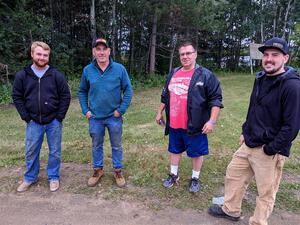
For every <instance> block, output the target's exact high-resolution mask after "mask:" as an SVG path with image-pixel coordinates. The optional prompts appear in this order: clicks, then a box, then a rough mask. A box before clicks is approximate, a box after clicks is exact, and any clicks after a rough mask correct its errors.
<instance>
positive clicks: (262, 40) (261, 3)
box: [260, 0, 265, 43]
mask: <svg viewBox="0 0 300 225" xmlns="http://www.w3.org/2000/svg"><path fill="white" fill-rule="evenodd" d="M260 10H261V13H260V14H261V16H260V19H261V21H260V41H261V43H263V42H264V41H265V35H264V16H263V14H264V1H263V0H260Z"/></svg>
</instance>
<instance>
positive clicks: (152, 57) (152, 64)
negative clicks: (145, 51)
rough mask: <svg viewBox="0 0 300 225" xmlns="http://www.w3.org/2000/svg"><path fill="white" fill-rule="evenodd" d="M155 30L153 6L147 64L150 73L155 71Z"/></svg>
mask: <svg viewBox="0 0 300 225" xmlns="http://www.w3.org/2000/svg"><path fill="white" fill-rule="evenodd" d="M156 32H157V8H155V10H154V15H153V24H152V33H151V48H150V65H149V73H150V74H154V73H155V51H156Z"/></svg>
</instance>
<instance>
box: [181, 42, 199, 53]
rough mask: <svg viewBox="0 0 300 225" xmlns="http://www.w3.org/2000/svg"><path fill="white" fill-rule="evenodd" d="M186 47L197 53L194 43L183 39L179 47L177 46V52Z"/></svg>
mask: <svg viewBox="0 0 300 225" xmlns="http://www.w3.org/2000/svg"><path fill="white" fill-rule="evenodd" d="M188 45H191V46H192V47H193V48H194V49H195V51H197V46H196V43H195V42H194V41H192V40H188V39H185V40H182V41H181V42H180V43H179V45H178V50H179V49H180V48H181V47H185V46H188Z"/></svg>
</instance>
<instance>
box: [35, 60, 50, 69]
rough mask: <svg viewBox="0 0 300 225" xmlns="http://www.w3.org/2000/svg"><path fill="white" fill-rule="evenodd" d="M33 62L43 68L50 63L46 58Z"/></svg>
mask: <svg viewBox="0 0 300 225" xmlns="http://www.w3.org/2000/svg"><path fill="white" fill-rule="evenodd" d="M33 62H34V64H35V65H36V66H37V67H40V68H43V67H45V66H47V65H48V61H45V60H33Z"/></svg>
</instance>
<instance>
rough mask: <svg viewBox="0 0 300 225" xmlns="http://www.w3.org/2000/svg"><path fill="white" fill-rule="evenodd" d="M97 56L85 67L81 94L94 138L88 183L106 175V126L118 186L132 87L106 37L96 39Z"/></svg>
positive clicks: (95, 52)
mask: <svg viewBox="0 0 300 225" xmlns="http://www.w3.org/2000/svg"><path fill="white" fill-rule="evenodd" d="M93 56H94V60H93V61H92V62H91V63H90V64H89V65H87V66H86V67H85V68H84V69H83V73H82V77H81V81H80V87H79V91H78V97H79V102H80V106H81V109H82V113H83V115H85V117H86V118H87V119H88V120H89V132H90V136H91V138H92V144H93V147H92V156H93V169H94V173H93V175H92V176H91V177H90V178H89V179H88V186H90V187H93V186H95V185H96V184H97V183H98V182H99V180H100V178H101V177H102V175H103V173H104V172H103V141H104V135H105V128H107V130H108V133H109V138H110V143H111V151H112V164H113V167H114V170H115V175H114V177H115V179H116V183H117V185H118V186H119V187H123V186H125V178H124V177H123V176H122V173H121V169H122V168H123V165H122V157H123V152H122V124H123V120H122V115H123V114H124V113H125V112H126V110H127V108H128V107H129V105H130V102H131V98H132V87H131V83H130V79H129V77H128V74H127V71H126V69H125V67H124V66H123V65H121V64H119V63H116V62H114V61H113V60H112V59H111V58H110V48H109V47H108V44H107V41H106V40H105V39H103V38H97V39H95V40H94V41H93Z"/></svg>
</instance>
